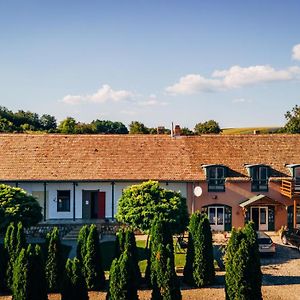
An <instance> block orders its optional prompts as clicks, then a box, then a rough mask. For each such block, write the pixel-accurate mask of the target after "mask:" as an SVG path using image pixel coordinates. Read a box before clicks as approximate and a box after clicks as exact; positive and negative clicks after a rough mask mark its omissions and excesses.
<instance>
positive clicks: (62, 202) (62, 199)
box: [57, 191, 71, 211]
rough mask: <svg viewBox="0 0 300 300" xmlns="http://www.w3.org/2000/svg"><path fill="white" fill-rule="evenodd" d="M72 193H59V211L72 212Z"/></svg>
mask: <svg viewBox="0 0 300 300" xmlns="http://www.w3.org/2000/svg"><path fill="white" fill-rule="evenodd" d="M70 194H71V193H70V191H57V211H70V197H71V196H70Z"/></svg>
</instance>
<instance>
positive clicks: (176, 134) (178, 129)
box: [173, 125, 181, 136]
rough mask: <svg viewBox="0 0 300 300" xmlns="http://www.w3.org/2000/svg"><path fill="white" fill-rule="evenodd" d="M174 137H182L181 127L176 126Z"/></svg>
mask: <svg viewBox="0 0 300 300" xmlns="http://www.w3.org/2000/svg"><path fill="white" fill-rule="evenodd" d="M173 135H174V136H180V135H181V128H180V126H179V125H175V129H174V134H173Z"/></svg>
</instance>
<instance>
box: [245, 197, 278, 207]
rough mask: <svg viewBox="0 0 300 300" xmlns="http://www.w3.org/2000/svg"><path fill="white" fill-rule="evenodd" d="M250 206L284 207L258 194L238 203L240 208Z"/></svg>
mask: <svg viewBox="0 0 300 300" xmlns="http://www.w3.org/2000/svg"><path fill="white" fill-rule="evenodd" d="M250 205H257V206H267V205H284V204H283V203H281V202H279V201H277V200H275V199H272V198H270V197H268V196H266V195H262V194H259V195H256V196H253V197H251V198H248V199H246V200H244V201H242V202H241V203H240V207H242V208H245V207H247V206H250Z"/></svg>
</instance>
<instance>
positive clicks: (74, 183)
mask: <svg viewBox="0 0 300 300" xmlns="http://www.w3.org/2000/svg"><path fill="white" fill-rule="evenodd" d="M75 189H76V182H73V221H75V199H76V198H75Z"/></svg>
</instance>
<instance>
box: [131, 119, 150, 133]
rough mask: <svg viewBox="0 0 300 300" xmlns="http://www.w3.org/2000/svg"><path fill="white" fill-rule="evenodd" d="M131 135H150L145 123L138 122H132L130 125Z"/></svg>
mask: <svg viewBox="0 0 300 300" xmlns="http://www.w3.org/2000/svg"><path fill="white" fill-rule="evenodd" d="M129 133H130V134H148V133H149V128H147V127H146V126H145V125H144V124H143V123H141V122H138V121H132V122H131V123H130V124H129Z"/></svg>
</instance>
